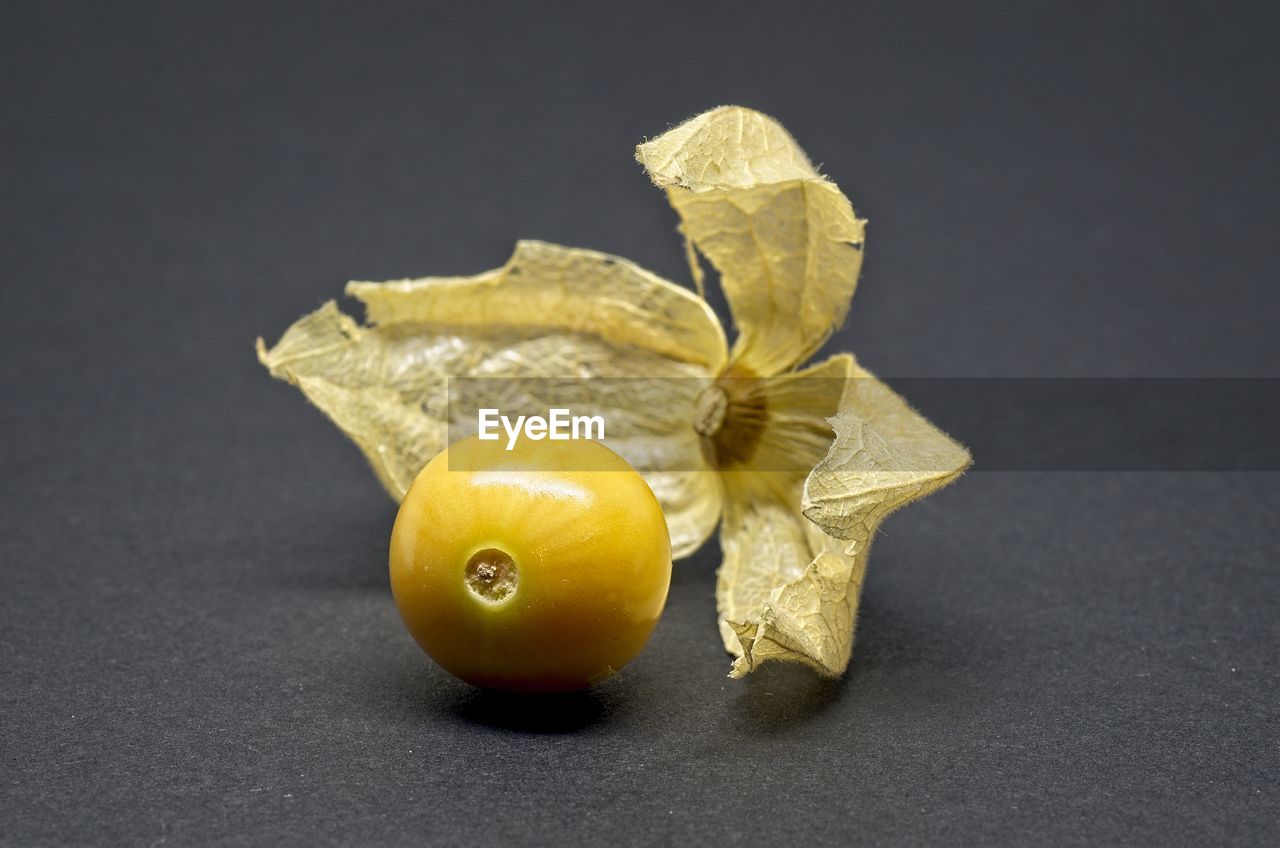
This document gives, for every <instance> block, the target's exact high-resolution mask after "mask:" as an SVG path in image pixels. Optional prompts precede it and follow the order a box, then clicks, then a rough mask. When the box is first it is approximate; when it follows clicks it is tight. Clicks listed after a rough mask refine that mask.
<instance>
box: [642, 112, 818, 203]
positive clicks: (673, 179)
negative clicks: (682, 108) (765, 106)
mask: <svg viewBox="0 0 1280 848" xmlns="http://www.w3.org/2000/svg"><path fill="white" fill-rule="evenodd" d="M636 160H637V161H638V162H639V163H640V164H641V165H643V166H644V167H645V170H646V171H648V172H649V178H650V179H651V180H653V183H654V185H656V186H658V187H660V188H668V187H671V186H675V187H679V188H683V189H688V190H690V191H696V192H703V191H712V190H714V189H736V188H751V187H753V186H758V185H763V184H767V183H779V182H785V181H787V180H820V179H822V176H821V175H820V174H819V173H818V171H817V169H815V168H814V167H813V165H812V163H810V162H809V157H808V156H806V155H805V153H804V151H803V150H801V149H800V145H799V144H797V143H796V140H795V139H794V138H792V137H791V133H789V132H787V131H786V130H785V129H784V128H783V126H782V125H781V124H779V123H778V122H777V121H776V120H774V119H773V118H771V117H769V116H768V115H765V114H762V113H760V112H756V111H753V110H751V109H746V108H744V107H742V106H720V107H718V108H715V109H712V110H710V111H709V112H703V113H702V114H701V115H697V116H695V117H693V118H690V119H689V120H687V121H685V122H684V123H682V124H680V125H679V126H677V127H675V128H674V129H672V130H669V131H668V132H665V133H663V134H662V135H660V136H658V137H657V138H655V139H651V140H650V141H647V142H645V143H644V144H641V145H639V146H637V147H636Z"/></svg>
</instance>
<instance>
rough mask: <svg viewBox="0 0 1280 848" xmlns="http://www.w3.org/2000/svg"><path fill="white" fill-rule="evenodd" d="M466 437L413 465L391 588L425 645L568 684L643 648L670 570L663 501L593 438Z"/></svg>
mask: <svg viewBox="0 0 1280 848" xmlns="http://www.w3.org/2000/svg"><path fill="white" fill-rule="evenodd" d="M504 448H505V446H504V445H503V444H501V443H500V442H492V441H480V440H479V439H477V438H475V437H471V438H468V439H464V440H462V441H459V442H457V443H456V444H454V445H452V446H450V447H449V448H447V449H446V450H444V451H442V452H441V453H440V454H439V455H437V456H436V457H435V459H433V460H431V462H429V463H428V464H427V466H426V467H425V468H423V469H422V471H421V472H420V473H419V474H418V476H417V478H416V479H415V480H414V482H413V485H412V486H410V488H409V491H408V493H407V494H406V495H405V497H404V500H403V501H402V502H401V504H400V512H399V513H398V514H397V515H396V521H395V527H394V528H393V530H392V531H391V557H390V560H391V564H390V565H391V592H392V595H393V596H394V597H395V603H396V607H397V608H398V609H399V610H400V615H401V617H402V618H403V619H404V623H405V626H406V627H408V629H409V632H410V633H411V634H412V635H413V638H414V639H415V640H416V641H417V643H418V644H419V645H420V646H421V647H422V649H423V650H424V651H426V652H427V654H428V655H429V656H430V657H431V658H432V659H433V660H435V661H436V662H437V663H439V664H440V665H441V666H443V667H444V668H445V670H447V671H448V672H450V673H451V674H453V675H454V676H456V677H459V678H461V679H462V680H465V681H467V682H468V683H472V684H474V685H476V686H481V687H485V688H491V689H507V690H513V691H521V692H566V691H573V690H577V689H585V688H586V687H588V686H590V685H591V684H592V683H595V682H596V681H598V680H602V679H604V678H605V677H608V676H609V675H611V674H613V673H614V672H615V671H617V670H618V669H619V668H621V667H622V666H623V665H624V664H626V663H627V662H628V661H629V660H631V659H632V658H633V657H635V655H636V654H638V653H639V652H640V650H641V648H643V647H644V645H645V643H646V642H647V641H648V639H649V634H650V633H651V632H652V631H653V627H654V625H655V624H656V623H657V621H658V616H659V615H660V614H661V613H662V608H663V605H664V604H665V603H666V599H667V589H668V588H669V586H670V583H671V542H670V537H669V536H668V533H667V525H666V520H665V519H664V518H663V515H662V507H661V506H660V505H659V504H658V501H657V499H656V498H655V497H654V495H653V492H652V491H651V490H650V489H649V486H648V484H646V483H645V481H644V478H643V477H641V476H640V475H639V474H638V473H637V472H636V471H635V470H634V469H633V468H632V467H631V466H630V465H628V464H627V462H626V460H624V459H623V458H622V457H620V456H618V455H617V454H616V453H614V452H613V451H611V450H609V449H608V448H606V447H605V446H604V445H601V444H599V443H598V442H593V441H587V440H577V441H563V442H555V443H549V442H545V441H531V440H529V439H522V440H520V442H519V443H518V444H517V445H516V448H515V449H514V450H512V451H507V450H505V449H504Z"/></svg>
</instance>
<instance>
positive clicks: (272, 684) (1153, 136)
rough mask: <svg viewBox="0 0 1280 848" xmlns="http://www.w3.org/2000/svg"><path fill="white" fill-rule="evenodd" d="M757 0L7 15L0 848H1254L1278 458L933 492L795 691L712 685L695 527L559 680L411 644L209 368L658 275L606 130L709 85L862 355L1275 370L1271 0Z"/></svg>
mask: <svg viewBox="0 0 1280 848" xmlns="http://www.w3.org/2000/svg"><path fill="white" fill-rule="evenodd" d="M209 5H212V4H209ZM785 5H786V4H770V5H769V6H767V7H766V6H761V7H760V8H759V9H758V10H752V9H750V8H748V7H743V6H742V5H741V4H733V5H728V4H726V6H724V7H721V8H719V9H718V10H714V9H712V8H709V7H707V8H704V7H700V6H699V7H694V6H692V5H691V4H677V5H674V6H671V7H668V8H666V9H664V10H662V11H661V12H658V13H654V14H648V15H646V14H643V13H642V12H641V11H639V10H638V9H627V8H626V7H623V6H617V7H613V8H611V9H605V8H594V7H591V6H582V7H581V8H580V9H578V10H576V11H575V10H573V9H572V8H571V7H570V6H569V5H568V4H556V9H555V10H554V11H546V10H544V11H543V12H540V13H539V15H542V14H545V15H546V17H537V16H534V15H533V14H531V13H518V12H514V11H512V10H509V9H505V8H503V7H501V6H494V7H490V8H488V9H482V8H480V7H471V8H469V10H468V11H462V10H461V7H459V6H456V5H455V6H447V7H438V8H432V7H429V6H426V5H422V4H419V5H415V6H411V7H406V8H401V9H395V10H386V9H379V10H374V9H372V8H369V7H366V6H364V5H361V6H353V7H350V8H347V9H343V10H337V9H332V10H331V9H328V8H323V7H321V6H318V5H316V4H306V5H297V6H293V7H288V6H274V5H273V7H272V8H271V9H269V10H263V9H257V8H255V7H254V6H252V5H245V6H243V7H239V8H236V9H229V8H228V7H225V6H222V5H221V4H219V10H218V11H216V12H215V11H212V10H210V9H206V8H205V7H204V5H200V6H196V5H194V4H192V5H189V6H184V7H178V6H174V5H172V4H164V5H156V6H154V7H152V6H141V5H136V6H132V7H131V8H129V9H119V8H117V9H114V10H107V9H105V8H100V7H99V5H97V4H93V5H91V4H82V5H78V6H70V5H60V4H59V5H53V4H29V5H23V4H19V5H16V6H15V5H14V4H5V6H4V8H3V10H0V62H3V68H4V72H3V78H2V80H0V98H2V101H3V103H4V104H5V109H4V113H5V120H4V121H3V122H0V144H2V147H0V197H2V198H3V201H0V216H3V217H0V257H2V258H3V268H4V272H5V280H4V282H3V292H4V294H3V309H2V310H0V322H2V323H0V352H2V354H3V355H2V357H0V390H2V391H3V397H4V402H3V405H2V406H0V427H2V430H0V433H2V434H3V437H4V438H3V441H2V444H3V445H4V448H3V451H2V452H0V461H2V462H3V465H2V466H0V471H2V474H0V480H3V483H2V484H0V485H2V487H3V488H2V489H0V495H2V497H3V504H2V508H0V528H3V532H2V534H0V569H2V570H0V579H2V580H3V583H2V584H0V589H2V591H0V657H2V659H0V728H2V730H0V734H2V736H0V740H2V742H0V786H3V796H2V797H0V823H2V824H0V843H4V844H12V845H31V844H137V845H149V844H164V845H191V844H206V843H216V844H228V845H235V844H243V845H263V844H299V845H316V844H349V845H358V844H398V845H423V844H465V843H470V842H472V841H475V840H479V839H482V838H501V839H503V840H507V841H511V842H536V843H547V842H551V841H553V840H557V839H558V840H566V839H567V840H569V843H570V844H572V843H573V842H577V841H585V842H606V841H609V842H620V843H649V842H655V841H665V840H674V839H676V838H680V839H685V840H689V839H695V838H707V839H710V838H713V837H714V838H716V839H718V840H720V841H721V842H725V843H746V842H755V843H764V844H776V843H783V842H787V843H792V844H800V843H802V842H805V841H816V842H823V843H832V844H834V843H837V842H847V841H855V842H866V843H874V844H886V845H892V844H925V843H947V844H978V843H1003V844H1054V845H1066V844H1082V845H1083V844H1089V845H1093V844H1118V843H1132V844H1151V845H1157V844H1159V845H1163V844H1170V843H1183V844H1224V843H1230V844H1268V843H1274V842H1275V841H1276V839H1277V832H1276V821H1277V817H1278V816H1280V792H1278V787H1277V775H1278V768H1280V752H1278V746H1280V742H1278V739H1277V717H1278V716H1277V713H1278V712H1280V710H1278V708H1277V704H1276V693H1277V683H1278V682H1280V679H1278V677H1280V675H1278V671H1280V669H1278V668H1277V647H1278V646H1280V624H1278V623H1277V621H1278V618H1280V616H1278V613H1280V601H1278V598H1280V578H1277V574H1276V568H1275V566H1276V563H1277V559H1278V557H1280V545H1278V543H1277V539H1278V538H1280V486H1277V477H1276V475H1274V474H1260V473H1238V474H1212V473H1197V474H1189V473H1183V474H1173V473H1166V474H1161V473H1146V474H1126V473H1088V474H1086V473H1074V474H1073V473H1047V472H1045V473H1033V472H1026V473H1010V474H996V473H989V472H988V473H982V472H981V471H979V472H976V473H973V474H971V475H969V476H968V477H966V478H965V479H964V480H963V481H961V482H960V483H959V484H958V485H956V486H954V487H952V488H950V489H948V490H946V491H944V492H942V493H940V494H938V495H937V496H935V497H933V498H931V499H929V500H928V501H927V502H925V503H923V504H920V505H917V506H915V507H912V508H911V509H909V510H907V511H905V512H904V513H902V514H901V515H899V516H896V517H895V518H893V519H892V520H891V521H890V522H889V523H888V525H887V526H886V528H885V531H884V533H883V534H882V535H881V537H880V539H879V541H878V542H877V546H876V551H875V554H874V556H873V558H872V567H871V571H870V574H869V579H868V583H867V588H866V593H865V598H864V605H863V610H862V617H861V623H860V628H859V642H858V646H857V649H856V651H855V656H854V661H853V666H852V668H851V670H850V672H849V674H848V675H847V677H846V678H845V679H844V680H842V681H840V682H838V683H823V682H819V681H816V680H814V679H812V678H811V677H810V676H808V675H807V674H806V673H804V672H797V671H794V670H790V669H781V668H780V669H776V670H774V669H766V670H764V671H762V672H761V673H760V674H758V675H756V676H755V677H754V678H753V679H751V680H748V681H746V682H735V681H729V680H726V679H725V678H724V674H725V672H726V671H727V667H728V661H727V658H726V657H725V656H724V654H723V653H722V651H721V649H720V648H719V646H718V640H717V636H716V633H715V626H714V610H713V599H712V579H713V570H714V567H715V562H716V560H717V557H718V554H717V552H716V551H715V550H714V546H711V547H709V548H708V549H706V550H704V551H702V552H701V553H700V554H699V555H698V556H697V557H695V558H694V559H692V560H690V561H687V562H685V563H683V564H681V565H680V566H679V567H678V569H677V571H676V575H675V582H674V586H673V591H672V595H671V602H670V606H669V608H668V610H667V613H666V615H665V617H664V619H663V621H662V624H661V626H660V627H659V629H658V631H657V633H656V635H655V638H654V640H653V642H652V644H651V646H650V647H649V649H648V650H647V651H646V652H645V653H644V654H643V655H642V656H641V657H640V658H639V659H638V660H637V661H636V662H635V663H634V664H633V665H631V666H629V667H628V668H627V669H626V670H625V672H624V673H623V674H622V675H621V676H620V677H618V678H617V679H615V680H613V681H611V682H609V683H607V684H606V685H604V686H602V687H600V688H599V690H598V691H597V692H596V693H595V694H594V695H593V696H591V697H589V698H586V699H580V700H570V701H560V702H552V703H550V704H546V705H543V706H541V707H532V706H529V705H528V704H522V703H512V702H506V701H503V700H501V699H493V698H490V697H487V696H482V695H477V694H475V693H474V692H473V691H471V690H468V689H467V688H466V687H464V686H462V685H461V684H458V683H455V682H453V681H451V680H450V679H449V678H447V676H446V675H444V674H443V672H441V671H439V670H438V669H436V668H434V667H432V666H431V665H430V664H429V663H428V662H427V661H426V660H425V658H424V657H423V656H422V655H421V654H420V653H419V652H418V650H417V648H416V647H415V646H413V644H412V643H411V642H410V640H409V639H408V637H407V636H406V635H405V633H404V631H403V629H402V628H401V626H400V624H399V621H398V619H397V617H396V614H395V611H394V609H393V608H392V605H391V602H390V598H389V594H388V591H387V581H386V577H385V546H386V539H387V535H388V532H389V528H390V523H391V520H392V516H393V509H392V506H391V504H390V503H389V502H388V501H387V500H386V499H385V496H384V495H383V494H382V493H381V492H380V490H379V489H378V487H377V485H376V483H375V482H374V480H373V478H372V476H371V475H370V474H369V473H368V471H367V469H366V468H365V467H364V465H363V462H362V460H361V459H360V457H359V456H358V454H357V452H356V451H355V449H354V448H352V447H351V446H350V445H348V444H346V443H345V442H344V441H343V439H342V438H341V436H339V435H338V434H337V433H336V432H335V431H333V430H332V429H331V427H330V426H329V425H328V424H327V423H326V422H325V421H323V420H322V419H321V417H320V416H319V415H318V414H317V413H315V412H314V411H313V410H311V409H308V408H307V407H306V405H305V404H304V403H303V401H302V400H301V398H300V397H299V396H298V395H297V394H296V392H294V391H292V390H290V389H288V388H287V387H285V386H283V385H281V384H278V383H273V382H271V381H270V380H268V379H267V377H266V375H265V373H263V372H262V371H261V369H260V368H259V367H258V365H257V364H256V362H255V361H254V359H253V355H252V350H251V342H252V339H253V338H254V336H256V335H258V334H263V335H267V336H269V337H272V338H274V336H275V335H276V334H278V333H279V332H280V331H281V330H282V329H283V328H284V327H285V326H287V324H288V323H289V322H290V321H292V320H293V319H294V318H296V317H297V316H298V315H300V314H301V313H302V312H304V311H306V310H308V309H310V308H312V307H314V306H315V305H317V304H318V303H320V302H321V301H322V300H324V299H326V298H329V297H331V296H334V295H336V294H337V293H338V292H339V291H340V288H341V285H342V283H343V281H344V280H346V279H347V278H349V277H359V278H366V279H379V278H387V277H397V276H404V275H414V274H423V273H435V274H447V273H470V272H474V271H478V270H481V269H485V268H489V267H493V266H495V265H497V264H500V263H501V262H502V261H503V260H504V259H505V258H506V256H507V253H508V251H509V249H510V246H511V242H512V241H513V240H514V239H515V238H516V237H519V236H530V237H540V238H545V239H548V240H553V241H560V242H564V243H569V244H581V245H585V246H590V247H595V248H599V249H603V250H608V251H612V252H616V253H620V254H623V255H625V256H628V257H631V258H633V259H636V260H638V261H640V262H642V263H644V264H646V265H648V266H650V267H651V268H653V269H654V270H656V271H659V272H661V273H664V274H667V275H669V276H671V277H673V278H676V279H684V278H685V272H684V269H683V268H682V258H681V252H680V245H679V243H678V241H677V239H676V237H675V234H674V224H675V219H674V216H673V214H672V213H671V212H670V210H668V209H667V208H666V207H665V204H664V202H663V200H662V197H661V196H660V194H659V193H657V192H656V191H654V190H653V189H652V188H650V187H649V186H648V185H647V182H646V180H645V178H644V177H643V175H642V174H641V173H640V171H639V169H638V167H637V166H635V165H634V163H632V161H631V154H630V151H631V148H632V146H633V145H634V144H635V143H636V142H637V141H639V140H640V139H641V138H643V137H644V136H646V135H654V134H657V133H658V132H660V131H662V130H663V129H664V128H665V127H666V126H667V125H669V124H671V123H673V122H675V121H678V120H680V119H682V118H684V117H686V116H688V115H690V114H693V113H695V112H697V111H699V110H701V109H703V108H706V107H709V106H712V105H715V104H718V103H721V102H739V103H743V104H745V105H751V106H755V107H757V108H760V109H763V110H765V111H768V112H770V113H772V114H774V115H776V116H777V117H778V118H780V119H781V120H782V121H783V122H784V124H785V125H786V126H787V127H789V128H790V129H791V130H792V131H793V132H794V133H795V135H796V136H797V138H799V139H800V140H801V142H802V143H803V144H804V145H805V147H806V148H807V149H808V150H809V152H810V153H811V154H812V155H813V156H814V158H815V159H816V160H818V161H821V162H824V163H826V170H827V171H828V172H829V173H830V174H831V175H832V176H833V177H834V178H835V179H837V180H838V181H839V182H840V184H841V186H842V187H843V188H844V189H845V190H846V192H847V193H848V194H849V195H850V196H851V198H852V199H853V200H854V202H855V204H856V205H857V207H858V208H859V210H860V211H861V212H863V213H864V214H866V215H867V216H868V217H869V218H870V219H871V229H870V237H869V248H870V252H869V254H868V262H867V267H866V272H865V276H864V279H863V285H862V287H861V289H860V291H859V293H858V296H857V298H856V299H855V302H854V309H853V315H852V317H851V320H850V323H849V326H848V327H847V329H846V331H845V332H844V333H842V334H841V336H840V337H839V338H838V339H836V340H835V341H834V342H833V345H832V347H833V349H839V348H846V347H851V348H853V349H854V350H856V351H857V352H858V353H859V355H860V356H861V357H862V359H863V360H864V361H865V362H866V363H867V364H868V365H869V366H871V367H873V368H875V369H876V370H878V371H879V372H881V373H884V374H889V375H898V376H953V375H963V376H1000V375H1022V376H1179V375H1182V376H1223V375H1237V376H1278V373H1277V369H1278V368H1280V356H1278V355H1277V354H1278V353H1280V351H1278V350H1277V342H1276V338H1275V327H1276V326H1277V322H1278V320H1280V298H1277V295H1276V293H1275V277H1276V274H1275V270H1276V267H1275V265H1276V263H1275V258H1274V256H1275V251H1274V238H1275V233H1276V232H1277V225H1280V214H1278V213H1280V201H1278V200H1277V193H1276V191H1275V184H1274V182H1275V180H1274V171H1275V149H1276V142H1277V132H1276V130H1277V113H1276V110H1275V104H1276V102H1278V101H1280V98H1278V97H1277V95H1278V94H1280V91H1278V90H1277V89H1278V88H1280V85H1278V80H1280V73H1278V71H1280V65H1278V63H1277V60H1276V58H1275V52H1274V44H1275V43H1276V36H1277V34H1280V32H1278V28H1277V26H1276V20H1275V19H1274V15H1271V16H1270V17H1269V18H1268V19H1265V20H1264V19H1263V17H1262V14H1261V13H1259V12H1258V11H1257V9H1256V8H1253V7H1246V6H1240V7H1233V6H1230V5H1224V4H1213V5H1208V4H1206V5H1205V6H1203V7H1198V8H1191V7H1187V8H1175V7H1174V6H1173V5H1172V4H1161V5H1160V6H1159V9H1161V10H1162V11H1160V12H1159V13H1156V14H1153V13H1152V12H1150V11H1148V12H1142V11H1139V10H1136V9H1134V10H1130V11H1124V10H1115V9H1114V8H1111V7H1112V5H1113V4H1105V5H1103V6H1090V5H1087V4H1086V5H1081V4H1078V3H1072V4H1061V5H1060V6H1059V7H1058V8H1056V9H1055V8H1051V7H1048V6H1040V7H1038V8H1037V9H1036V10H1035V11H1025V10H1024V11H1020V10H1018V9H1016V8H1012V7H1009V8H1006V7H1004V6H1003V5H1001V6H998V7H995V6H993V8H992V9H989V10H985V11H982V10H979V11H975V10H972V9H971V10H967V11H961V10H959V9H951V8H950V5H949V4H938V5H937V6H936V7H935V6H915V5H896V4H894V5H877V6H864V5H862V4H857V5H856V6H854V5H853V4H839V5H834V6H832V7H830V8H828V9H827V10H825V11H823V10H816V9H810V10H807V11H804V12H803V13H795V16H794V17H792V16H788V13H785V12H783V11H782V8H783V6H785ZM1268 14H1270V13H1268ZM915 400H916V401H917V402H918V403H919V404H920V406H921V407H922V408H923V409H924V410H925V411H926V412H928V410H929V402H928V398H915ZM940 423H942V424H943V425H944V426H945V424H946V422H945V421H942V422H940ZM1154 432H1159V430H1158V428H1156V429H1154ZM981 459H982V458H981V457H978V460H979V468H981Z"/></svg>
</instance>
